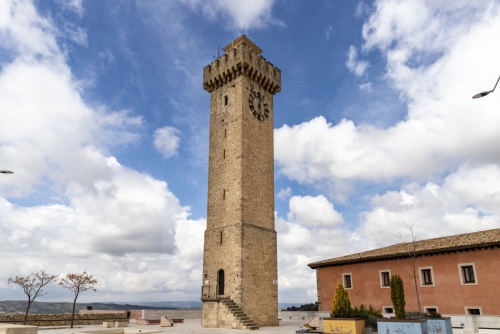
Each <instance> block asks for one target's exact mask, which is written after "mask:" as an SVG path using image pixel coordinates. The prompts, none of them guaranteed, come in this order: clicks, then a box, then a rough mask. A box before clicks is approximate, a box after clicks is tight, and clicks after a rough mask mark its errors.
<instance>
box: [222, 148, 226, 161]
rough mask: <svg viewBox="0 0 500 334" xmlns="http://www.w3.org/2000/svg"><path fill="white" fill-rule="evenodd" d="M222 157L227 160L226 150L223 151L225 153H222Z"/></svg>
mask: <svg viewBox="0 0 500 334" xmlns="http://www.w3.org/2000/svg"><path fill="white" fill-rule="evenodd" d="M222 157H223V158H224V159H226V150H224V151H223V153H222Z"/></svg>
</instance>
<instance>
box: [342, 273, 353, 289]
mask: <svg viewBox="0 0 500 334" xmlns="http://www.w3.org/2000/svg"><path fill="white" fill-rule="evenodd" d="M342 276H343V281H344V288H345V289H352V274H350V273H349V274H342Z"/></svg>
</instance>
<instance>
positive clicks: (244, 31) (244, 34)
mask: <svg viewBox="0 0 500 334" xmlns="http://www.w3.org/2000/svg"><path fill="white" fill-rule="evenodd" d="M243 35H245V22H243Z"/></svg>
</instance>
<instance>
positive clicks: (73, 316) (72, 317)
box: [71, 293, 78, 328]
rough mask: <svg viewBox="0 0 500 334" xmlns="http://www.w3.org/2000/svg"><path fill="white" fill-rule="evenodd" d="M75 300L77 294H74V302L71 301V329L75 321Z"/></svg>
mask: <svg viewBox="0 0 500 334" xmlns="http://www.w3.org/2000/svg"><path fill="white" fill-rule="evenodd" d="M76 298H78V293H75V300H73V313H72V314H71V328H73V321H74V320H75V305H76Z"/></svg>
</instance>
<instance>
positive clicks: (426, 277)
mask: <svg viewBox="0 0 500 334" xmlns="http://www.w3.org/2000/svg"><path fill="white" fill-rule="evenodd" d="M418 271H419V273H420V285H421V286H422V287H429V286H434V273H433V270H432V267H421V268H418Z"/></svg>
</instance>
